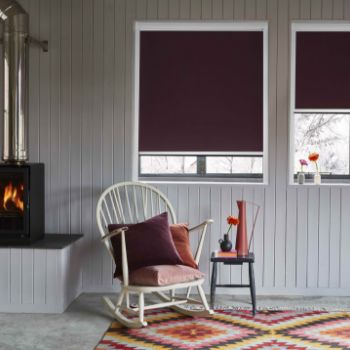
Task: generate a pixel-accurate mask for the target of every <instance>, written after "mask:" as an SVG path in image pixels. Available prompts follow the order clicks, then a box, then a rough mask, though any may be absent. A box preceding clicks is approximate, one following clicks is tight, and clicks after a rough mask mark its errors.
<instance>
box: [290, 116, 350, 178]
mask: <svg viewBox="0 0 350 350" xmlns="http://www.w3.org/2000/svg"><path fill="white" fill-rule="evenodd" d="M349 121H350V114H340V113H295V114H294V131H295V139H294V140H295V142H294V150H295V154H294V171H295V173H296V172H298V171H300V164H299V159H305V158H307V156H308V154H309V153H310V152H317V153H319V154H320V158H319V161H318V165H319V169H320V172H321V173H324V174H329V175H349V129H350V123H349ZM304 171H306V172H314V171H315V169H314V167H313V165H312V164H309V165H308V166H307V167H306V168H305V169H304Z"/></svg>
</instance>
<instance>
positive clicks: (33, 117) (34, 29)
mask: <svg viewBox="0 0 350 350" xmlns="http://www.w3.org/2000/svg"><path fill="white" fill-rule="evenodd" d="M23 6H24V8H25V9H26V10H27V11H28V12H29V13H30V14H31V16H30V21H29V30H30V33H31V35H33V36H34V37H39V35H40V1H39V0H27V1H25V2H23ZM40 56H41V54H40V50H39V49H38V48H37V47H35V46H33V45H30V47H29V72H30V77H31V79H30V80H29V92H28V95H29V101H30V103H29V116H30V123H29V142H28V143H29V151H30V153H29V157H30V159H31V160H32V161H39V160H40V149H39V145H40V132H39V130H40V129H39V126H40V110H39V94H38V91H39V78H40V69H39V67H40Z"/></svg>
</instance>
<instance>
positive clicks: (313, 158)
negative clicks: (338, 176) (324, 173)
mask: <svg viewBox="0 0 350 350" xmlns="http://www.w3.org/2000/svg"><path fill="white" fill-rule="evenodd" d="M319 157H320V155H319V154H318V153H316V152H312V153H310V154H309V161H310V162H313V163H315V167H316V173H315V174H314V184H315V185H320V184H321V174H320V172H319V169H318V165H317V161H318V158H319Z"/></svg>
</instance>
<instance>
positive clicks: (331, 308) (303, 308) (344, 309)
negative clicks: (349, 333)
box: [185, 305, 350, 312]
mask: <svg viewBox="0 0 350 350" xmlns="http://www.w3.org/2000/svg"><path fill="white" fill-rule="evenodd" d="M185 307H186V308H189V309H190V310H193V309H200V308H198V306H195V305H186V306H185ZM251 309H252V307H251V306H232V305H215V306H214V310H234V311H240V310H244V311H245V310H251ZM256 309H257V310H258V311H263V310H269V311H274V310H276V311H285V310H293V311H301V312H303V311H337V312H347V311H350V307H339V306H327V307H320V306H257V308H256Z"/></svg>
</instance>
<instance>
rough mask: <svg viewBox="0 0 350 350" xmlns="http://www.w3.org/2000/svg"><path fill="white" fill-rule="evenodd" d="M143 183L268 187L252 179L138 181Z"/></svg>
mask: <svg viewBox="0 0 350 350" xmlns="http://www.w3.org/2000/svg"><path fill="white" fill-rule="evenodd" d="M138 180H139V181H141V182H145V183H148V184H157V185H162V184H163V185H212V186H215V185H231V186H268V183H266V182H262V181H259V182H258V181H254V180H256V179H252V181H250V180H247V179H239V180H238V179H235V180H234V181H233V180H232V179H227V180H225V179H205V180H204V179H201V180H193V179H183V180H178V179H155V178H142V177H140V178H139V179H138Z"/></svg>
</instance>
